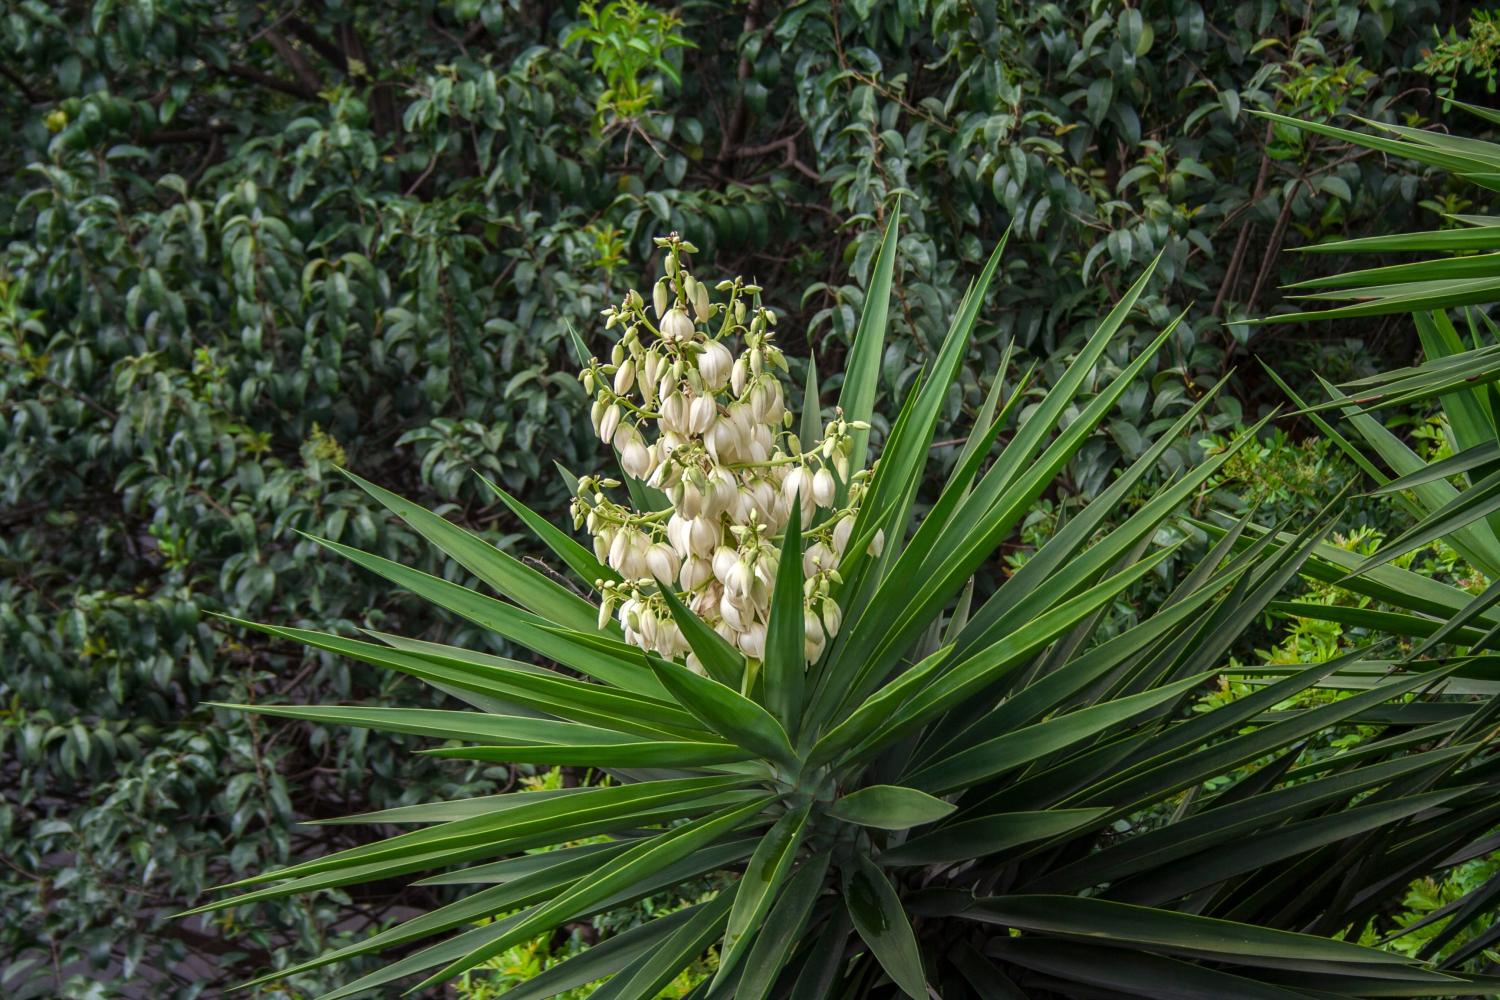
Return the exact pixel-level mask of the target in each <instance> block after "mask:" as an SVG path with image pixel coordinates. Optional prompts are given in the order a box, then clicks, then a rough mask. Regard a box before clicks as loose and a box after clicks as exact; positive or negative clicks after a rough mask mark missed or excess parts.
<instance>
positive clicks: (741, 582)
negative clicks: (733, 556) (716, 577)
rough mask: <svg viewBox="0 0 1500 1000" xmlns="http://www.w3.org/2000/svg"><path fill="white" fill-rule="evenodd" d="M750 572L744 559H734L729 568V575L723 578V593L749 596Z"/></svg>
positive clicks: (741, 596)
mask: <svg viewBox="0 0 1500 1000" xmlns="http://www.w3.org/2000/svg"><path fill="white" fill-rule="evenodd" d="M752 572H753V571H752V570H751V568H750V564H749V563H748V562H746V561H745V560H744V559H739V560H736V561H735V564H734V565H733V566H731V567H730V568H729V575H728V576H727V577H725V578H724V593H726V594H733V595H734V596H735V597H740V598H743V597H748V596H750V584H751V581H752V579H753V577H752V576H751V574H752Z"/></svg>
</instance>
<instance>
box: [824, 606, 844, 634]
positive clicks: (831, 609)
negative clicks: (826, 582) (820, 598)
mask: <svg viewBox="0 0 1500 1000" xmlns="http://www.w3.org/2000/svg"><path fill="white" fill-rule="evenodd" d="M843 624H844V612H843V611H842V610H841V609H840V608H839V606H838V603H837V602H835V601H824V602H823V627H824V628H826V629H827V630H828V634H829V635H830V636H836V635H838V634H839V626H841V625H843Z"/></svg>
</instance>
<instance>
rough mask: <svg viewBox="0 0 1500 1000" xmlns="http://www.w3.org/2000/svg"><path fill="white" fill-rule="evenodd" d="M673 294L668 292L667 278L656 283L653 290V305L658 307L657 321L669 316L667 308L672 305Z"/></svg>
mask: <svg viewBox="0 0 1500 1000" xmlns="http://www.w3.org/2000/svg"><path fill="white" fill-rule="evenodd" d="M671 294H672V293H671V292H669V291H668V290H667V282H666V279H665V278H663V279H662V280H660V281H658V282H657V283H656V287H655V288H653V289H651V304H652V305H654V306H655V307H656V318H657V319H661V318H662V317H663V316H665V315H666V314H667V306H669V305H671Z"/></svg>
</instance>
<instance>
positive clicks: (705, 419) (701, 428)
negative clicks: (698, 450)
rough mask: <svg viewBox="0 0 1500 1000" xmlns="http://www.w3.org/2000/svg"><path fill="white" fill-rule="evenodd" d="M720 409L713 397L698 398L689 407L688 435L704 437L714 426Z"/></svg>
mask: <svg viewBox="0 0 1500 1000" xmlns="http://www.w3.org/2000/svg"><path fill="white" fill-rule="evenodd" d="M717 417H718V409H717V408H716V407H715V406H714V401H713V397H712V396H696V397H694V398H693V402H692V403H691V404H690V405H689V406H688V433H689V434H695V435H702V434H703V433H704V432H706V431H707V430H708V429H709V428H710V427H712V426H713V425H714V422H715V420H716V419H717Z"/></svg>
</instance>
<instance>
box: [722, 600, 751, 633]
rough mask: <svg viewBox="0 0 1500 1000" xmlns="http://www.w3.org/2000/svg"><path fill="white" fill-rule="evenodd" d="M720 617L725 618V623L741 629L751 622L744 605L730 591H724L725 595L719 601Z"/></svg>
mask: <svg viewBox="0 0 1500 1000" xmlns="http://www.w3.org/2000/svg"><path fill="white" fill-rule="evenodd" d="M719 617H721V618H723V619H724V624H726V625H728V626H729V627H730V628H732V629H734V630H735V631H736V632H739V631H741V630H742V629H744V628H745V626H746V625H748V624H749V618H748V617H747V616H746V614H745V610H744V606H743V605H742V604H741V603H740V602H739V601H737V600H735V598H734V597H732V596H731V595H730V593H729V591H727V590H726V591H724V597H723V598H722V599H721V600H720V601H719Z"/></svg>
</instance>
